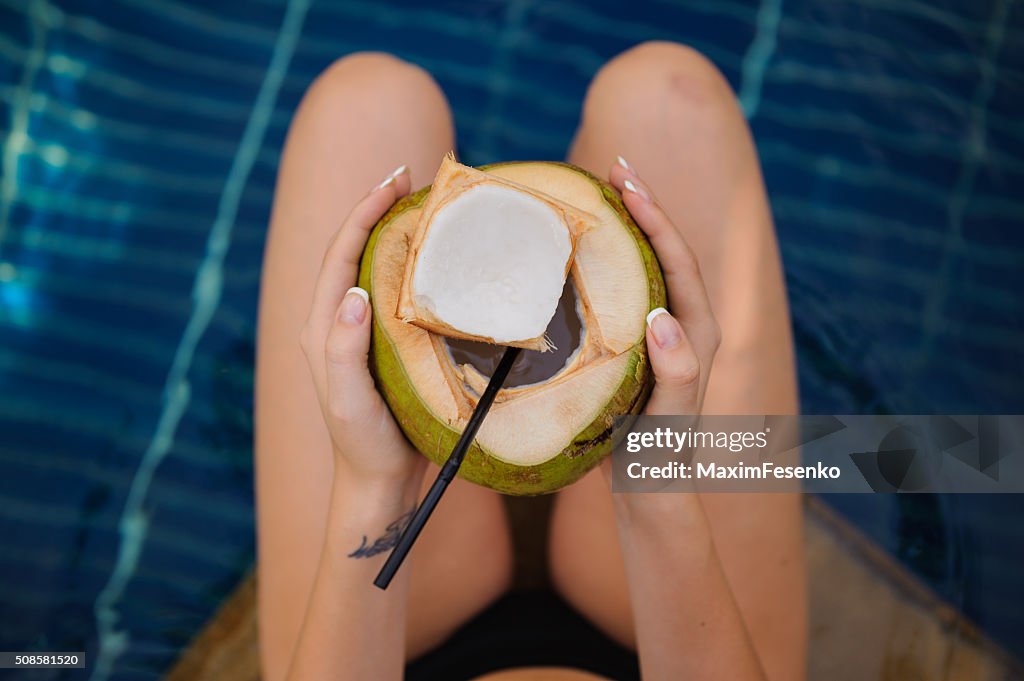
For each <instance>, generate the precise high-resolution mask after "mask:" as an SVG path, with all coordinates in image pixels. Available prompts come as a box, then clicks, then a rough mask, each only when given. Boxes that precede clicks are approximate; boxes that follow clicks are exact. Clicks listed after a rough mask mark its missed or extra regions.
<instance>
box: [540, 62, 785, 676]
mask: <svg viewBox="0 0 1024 681" xmlns="http://www.w3.org/2000/svg"><path fill="white" fill-rule="evenodd" d="M616 155H622V156H623V157H624V158H625V159H626V160H627V161H628V162H629V164H630V165H631V166H633V167H634V168H635V169H636V172H637V173H639V175H640V177H642V178H643V179H644V180H645V181H646V182H647V183H648V184H649V185H650V186H651V188H652V189H653V191H654V193H655V196H657V198H658V199H659V200H660V202H661V203H662V204H663V205H664V207H665V209H666V210H667V212H668V213H669V215H670V216H672V218H673V220H674V221H675V224H676V226H677V227H678V228H679V229H680V230H681V231H682V232H683V234H684V236H685V237H686V239H687V240H688V241H689V243H690V244H691V246H692V247H693V249H694V251H695V252H696V254H697V256H698V260H699V261H700V266H701V271H702V273H703V275H704V279H705V281H706V283H707V287H708V292H709V295H710V297H711V301H712V305H713V307H714V310H715V314H716V316H717V318H718V322H719V324H720V326H721V328H722V344H721V347H720V349H719V350H718V354H717V355H716V357H715V364H714V368H713V370H712V373H711V378H710V381H709V385H708V389H707V395H706V399H705V402H704V412H705V413H707V414H793V413H796V411H797V394H796V376H795V370H794V359H793V347H792V338H791V334H790V326H789V313H788V308H787V304H786V297H785V288H784V283H783V278H782V272H781V266H780V262H779V255H778V248H777V244H776V240H775V233H774V230H773V227H772V220H771V214H770V211H769V208H768V203H767V199H766V197H765V192H764V187H763V183H762V179H761V171H760V167H759V165H758V161H757V156H756V153H755V150H754V147H753V144H752V141H751V137H750V132H749V130H748V128H747V125H746V122H745V120H744V118H743V115H742V112H741V111H740V109H739V107H738V106H737V103H736V98H735V95H734V94H733V92H732V90H731V89H730V88H729V85H728V83H727V82H726V81H725V79H724V78H723V77H722V76H721V74H720V73H719V72H718V71H717V70H716V69H715V68H714V66H712V65H711V64H710V62H708V61H707V60H706V59H705V58H704V57H702V56H701V55H699V54H698V53H696V52H694V51H693V50H691V49H689V48H686V47H683V46H681V45H676V44H672V43H647V44H643V45H640V46H638V47H636V48H633V49H631V50H629V51H627V52H625V53H624V54H622V55H620V56H619V57H617V58H615V59H614V60H612V61H611V62H610V63H609V64H607V65H606V66H605V67H604V68H603V69H602V70H601V72H600V73H598V75H597V76H596V77H595V79H594V81H593V83H592V84H591V86H590V89H589V91H588V93H587V98H586V102H585V103H584V107H583V119H582V122H581V124H580V127H579V130H578V131H577V134H576V139H575V141H574V143H573V147H572V150H571V152H570V156H569V160H570V161H571V162H572V163H575V164H577V165H580V166H582V167H584V168H587V169H588V170H590V171H591V172H593V173H595V174H597V175H599V176H601V177H606V176H607V173H608V169H609V168H610V166H611V164H612V163H614V162H615V157H616ZM703 501H704V505H705V508H706V510H707V514H708V517H709V522H710V523H711V525H712V530H713V532H714V536H715V543H716V546H717V548H718V552H719V554H720V556H721V558H722V561H723V563H724V567H725V571H726V574H727V575H728V577H729V581H730V584H731V586H732V588H733V591H734V593H735V596H736V598H737V601H738V603H739V605H740V608H741V609H742V610H743V614H744V618H745V620H746V622H747V625H748V627H749V628H750V631H751V635H752V636H753V639H754V643H755V645H756V646H757V649H758V652H759V654H760V655H761V658H762V660H763V662H764V664H765V666H766V669H767V671H768V673H769V675H770V677H771V678H797V673H796V672H795V671H791V670H789V669H787V668H785V667H784V666H780V665H785V664H786V662H782V660H791V659H792V653H793V652H794V646H803V645H804V638H805V618H804V603H805V595H804V588H805V587H804V580H805V578H804V570H803V545H802V535H801V505H800V497H799V496H798V495H758V494H706V495H704V496H703ZM551 560H552V574H553V578H554V580H555V583H556V585H557V587H558V588H559V589H560V591H561V592H562V593H563V595H564V596H565V597H566V598H567V599H568V600H569V601H570V602H571V603H572V604H573V605H574V606H575V607H577V608H578V609H579V610H580V611H581V612H583V613H584V614H585V615H587V616H589V617H590V618H591V619H592V620H593V621H594V622H595V623H596V624H598V625H599V626H601V627H602V628H603V629H604V630H605V631H607V632H608V633H609V634H610V635H612V636H613V637H614V638H616V639H618V640H620V641H622V642H624V643H626V644H632V643H633V638H634V635H633V625H632V620H631V614H630V609H629V598H628V594H627V592H626V583H625V577H624V573H623V567H622V557H621V552H620V549H619V544H618V538H617V534H616V529H615V518H614V516H613V511H612V507H611V498H610V495H609V492H608V489H607V485H606V483H605V481H604V480H603V479H601V476H600V474H599V473H598V472H596V471H595V472H594V473H592V474H590V475H589V476H587V477H586V478H584V479H583V480H582V481H581V482H580V483H578V484H576V485H574V486H572V487H570V488H568V489H566V490H563V491H562V492H561V493H560V494H559V495H558V499H557V501H556V503H555V510H554V514H553V517H552V531H551ZM780 653H782V654H781V655H780Z"/></svg>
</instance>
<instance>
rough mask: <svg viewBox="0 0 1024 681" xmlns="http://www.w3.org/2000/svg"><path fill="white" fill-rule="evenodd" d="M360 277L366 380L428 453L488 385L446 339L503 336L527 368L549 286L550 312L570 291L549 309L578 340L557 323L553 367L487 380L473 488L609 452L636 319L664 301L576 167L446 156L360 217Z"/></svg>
mask: <svg viewBox="0 0 1024 681" xmlns="http://www.w3.org/2000/svg"><path fill="white" fill-rule="evenodd" d="M359 285H360V286H362V287H363V288H364V289H366V290H367V291H369V292H370V300H371V302H372V305H373V335H372V341H371V348H370V368H371V371H372V373H373V375H374V378H375V380H376V382H377V385H378V388H379V390H380V391H381V394H382V395H383V396H384V399H385V401H386V402H387V404H388V406H389V407H390V409H391V411H392V413H393V414H394V416H395V419H396V421H397V422H398V424H399V426H400V427H401V429H402V431H403V432H404V433H405V435H406V436H407V437H408V438H409V440H410V442H412V444H413V445H414V446H415V447H416V448H417V449H418V450H419V451H420V452H422V453H423V454H424V455H425V456H426V457H427V458H429V459H430V460H432V461H434V462H435V463H438V464H440V463H443V462H444V461H445V459H447V457H448V455H449V454H450V453H451V450H452V448H453V447H454V446H455V443H456V441H457V440H458V438H459V435H460V433H461V432H462V430H463V428H464V427H465V425H466V423H467V421H468V420H469V417H470V415H471V414H472V412H473V408H474V406H475V405H476V402H477V400H478V398H479V395H480V394H481V393H482V392H483V389H484V387H485V386H486V385H487V380H488V379H487V377H486V376H485V375H484V374H483V373H481V371H480V367H481V363H480V362H477V363H476V365H474V364H473V363H469V362H464V361H457V360H456V356H459V357H462V358H465V357H467V356H474V353H473V352H472V351H471V352H470V353H469V355H467V354H466V352H464V351H463V350H465V345H462V346H460V345H459V344H460V343H462V344H464V343H465V342H467V341H473V342H474V343H471V344H470V345H476V344H478V343H481V342H482V343H489V344H491V345H489V346H477V347H476V348H475V350H476V351H477V354H476V355H475V356H479V355H480V354H484V355H486V354H487V352H486V350H487V349H489V350H490V356H491V357H492V358H493V357H497V356H499V355H500V353H501V351H502V348H501V347H500V346H502V345H512V346H517V347H523V348H527V350H526V351H525V352H523V353H522V355H523V357H522V358H521V361H524V362H526V363H530V362H531V361H534V360H535V359H536V358H539V357H550V356H553V355H554V354H555V353H550V352H549V351H553V350H554V349H555V348H554V345H555V344H554V343H552V341H551V339H550V338H549V337H548V335H547V334H546V333H545V332H546V330H547V327H548V325H549V323H550V321H551V319H552V317H553V316H557V315H556V313H557V312H558V311H559V310H558V305H559V299H560V297H561V301H562V304H563V308H564V306H565V302H566V301H568V300H572V299H573V298H575V304H574V305H572V306H571V307H569V308H568V309H562V310H561V314H562V316H563V317H564V316H566V315H568V316H569V317H574V318H575V319H571V320H570V321H571V322H574V323H573V324H569V326H568V327H567V328H577V327H578V329H579V331H578V335H577V337H576V338H571V337H570V338H566V337H565V336H566V333H565V332H564V331H563V333H562V334H561V335H562V338H560V340H559V343H558V344H559V345H560V346H562V347H559V348H558V350H559V355H560V359H561V361H562V363H561V364H560V365H559V366H557V367H556V371H554V373H553V374H552V375H548V376H545V377H544V378H542V379H540V380H536V381H534V382H531V383H527V384H525V385H509V384H506V387H505V388H503V389H502V390H501V391H499V393H498V395H497V397H496V399H495V403H494V405H493V406H492V407H491V410H490V412H489V414H488V416H487V418H486V419H485V420H484V422H483V425H482V426H481V428H480V431H479V432H478V433H477V436H476V439H475V440H474V443H473V445H472V446H471V447H470V449H469V451H468V452H467V454H466V458H465V460H464V462H463V464H462V468H461V469H460V471H459V475H460V476H462V477H463V478H466V479H467V480H470V481H472V482H475V483H477V484H481V485H485V486H487V487H490V488H493V489H495V490H498V491H500V492H504V493H508V494H518V495H528V494H543V493H547V492H553V491H555V490H557V489H560V488H562V487H564V486H566V485H568V484H571V483H573V482H575V481H576V480H577V479H579V478H580V477H581V476H583V475H584V474H585V473H586V472H587V471H589V470H590V469H592V468H593V467H594V466H596V465H597V464H598V463H599V462H600V461H601V459H603V458H604V457H605V456H606V455H607V454H609V453H610V452H611V449H612V443H613V433H614V428H615V425H616V418H617V417H620V416H625V415H628V414H636V413H639V411H640V410H641V409H642V408H643V405H644V403H645V401H646V399H647V396H648V395H649V393H650V388H651V381H652V376H651V372H650V365H649V362H648V359H647V348H646V344H645V340H644V339H645V327H644V325H645V317H646V315H647V312H648V311H649V310H651V309H653V308H655V307H660V306H663V305H664V304H665V285H664V281H663V279H662V276H661V270H660V268H659V266H658V263H657V259H656V258H655V256H654V252H653V251H652V250H651V247H650V245H649V244H648V242H647V240H646V238H645V237H644V235H643V233H642V232H641V231H640V230H639V229H638V228H637V226H636V224H635V223H634V222H633V220H632V218H631V217H630V216H629V213H628V212H627V211H626V209H625V206H623V204H622V201H621V199H620V198H619V196H618V195H617V194H616V192H615V191H614V190H613V189H612V188H611V187H610V186H608V185H607V184H606V183H604V182H602V181H601V180H599V179H598V178H596V177H594V176H593V175H591V174H590V173H588V172H586V171H584V170H582V169H581V168H577V167H575V166H571V165H568V164H564V163H552V162H517V163H501V164H495V165H492V166H487V167H483V168H480V169H473V168H469V167H466V166H463V165H460V164H458V163H457V162H455V161H454V159H453V158H452V157H451V156H449V157H448V158H446V159H445V160H444V161H443V162H442V165H441V169H440V170H439V172H438V175H437V177H436V178H435V182H434V184H433V185H432V187H425V188H423V189H421V190H419V191H417V192H415V193H413V194H411V195H409V196H407V197H405V198H403V199H401V200H399V201H398V202H397V203H396V204H395V205H394V206H393V207H392V208H391V210H390V211H388V213H387V214H386V215H384V217H383V218H381V220H380V221H379V222H378V223H377V225H376V226H375V227H374V229H373V231H372V232H371V234H370V237H369V240H368V241H367V245H366V250H365V252H364V254H363V258H362V263H361V266H360V272H359ZM457 339H461V340H457ZM566 341H568V342H566ZM565 345H575V347H565ZM481 348H482V349H483V350H481ZM542 352H545V353H548V354H545V355H541V353H542ZM485 370H486V368H485ZM534 373H536V372H534Z"/></svg>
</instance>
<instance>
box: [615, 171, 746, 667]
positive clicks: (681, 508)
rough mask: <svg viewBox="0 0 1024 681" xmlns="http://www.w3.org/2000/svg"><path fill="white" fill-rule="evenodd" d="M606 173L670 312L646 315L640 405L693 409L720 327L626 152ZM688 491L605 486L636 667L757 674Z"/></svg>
mask: <svg viewBox="0 0 1024 681" xmlns="http://www.w3.org/2000/svg"><path fill="white" fill-rule="evenodd" d="M610 175H611V182H612V185H614V186H615V187H616V188H618V189H619V191H621V192H622V199H623V201H624V202H625V204H626V208H628V209H629V212H630V213H631V214H632V215H633V218H634V219H635V220H636V222H637V224H638V225H639V226H640V229H641V230H643V232H644V234H646V235H647V238H648V239H650V241H651V245H652V246H653V247H654V252H655V253H656V254H657V256H658V260H659V262H660V263H661V269H662V272H664V275H665V284H666V286H667V288H668V304H669V309H671V310H672V312H673V313H674V314H670V313H669V312H668V311H667V310H664V309H660V308H659V309H656V310H652V311H651V313H650V314H649V315H648V317H647V350H648V353H649V355H650V359H651V367H652V368H653V369H654V381H655V382H654V391H653V392H652V393H651V399H650V401H649V402H648V403H647V409H646V411H645V412H644V413H645V415H649V416H668V415H686V416H696V415H698V414H700V412H701V408H702V406H703V402H704V391H705V389H706V388H707V383H708V376H709V374H710V372H711V363H712V360H713V359H714V357H715V352H716V351H717V350H718V344H719V341H720V336H721V332H720V330H719V327H718V323H717V322H716V321H715V316H714V314H713V313H712V311H711V303H710V301H709V300H708V294H707V290H706V289H705V288H704V281H703V280H702V279H701V275H700V268H699V267H698V265H697V259H696V257H695V256H694V254H693V251H692V250H691V249H690V247H689V246H688V245H687V244H686V240H685V239H683V236H682V234H681V233H680V232H679V230H678V229H676V226H675V225H673V224H672V222H671V220H669V218H668V216H667V215H666V214H665V212H664V211H663V210H662V209H661V206H659V205H658V202H657V201H656V200H655V199H654V197H653V195H652V194H651V190H650V188H649V187H648V186H647V185H646V184H645V183H644V182H643V181H642V180H641V179H640V178H639V177H638V176H637V174H636V172H635V171H634V170H633V169H632V168H630V167H629V165H628V164H626V162H625V161H623V160H622V159H621V158H620V159H619V164H618V165H616V166H614V167H613V168H612V171H611V173H610ZM606 472H610V471H608V470H607V469H606ZM692 492H693V491H692V490H691V493H679V492H664V493H660V494H659V493H649V494H614V495H612V498H613V499H614V507H615V511H616V519H617V521H618V527H619V541H620V543H621V546H622V552H623V558H624V562H625V568H626V580H627V583H628V585H629V592H630V599H631V603H632V608H633V617H634V621H635V624H636V634H637V651H638V653H639V655H640V667H641V671H642V673H643V677H644V678H645V679H683V678H694V679H698V678H699V679H719V678H721V679H735V680H738V679H750V680H751V681H753V680H755V679H757V680H761V681H763V679H764V678H765V677H764V672H763V670H762V669H761V664H760V661H759V659H758V657H757V653H756V651H755V650H754V647H753V644H752V642H751V639H750V635H749V633H748V632H747V629H746V624H745V623H744V621H743V617H742V614H741V613H740V611H739V607H738V606H737V604H736V600H735V598H734V597H733V594H732V590H731V587H730V585H729V583H728V580H727V579H726V577H725V571H724V569H723V567H722V564H721V560H720V559H719V557H718V553H717V551H716V549H715V545H714V541H713V538H712V535H711V527H710V525H709V524H708V522H707V517H706V515H705V513H704V507H703V504H702V503H701V500H700V495H699V494H696V493H692Z"/></svg>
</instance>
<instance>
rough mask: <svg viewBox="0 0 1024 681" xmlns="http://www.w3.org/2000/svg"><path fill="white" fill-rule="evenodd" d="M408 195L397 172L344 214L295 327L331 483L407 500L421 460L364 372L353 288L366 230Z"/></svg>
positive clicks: (402, 172)
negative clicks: (328, 449) (329, 455)
mask: <svg viewBox="0 0 1024 681" xmlns="http://www.w3.org/2000/svg"><path fill="white" fill-rule="evenodd" d="M408 192H409V174H408V172H406V168H405V166H401V167H400V168H398V169H396V170H395V171H394V172H393V173H391V174H390V175H388V177H386V178H385V179H384V180H383V181H382V182H381V183H380V184H379V185H377V186H376V187H374V188H373V189H372V190H370V192H369V193H368V194H367V195H366V196H365V197H363V198H362V200H360V201H359V203H357V204H356V206H355V207H354V208H353V209H352V212H351V213H349V216H348V218H346V220H345V222H344V224H342V226H341V229H339V230H338V232H337V234H335V235H334V238H333V239H332V240H331V243H330V244H329V245H328V247H327V253H326V254H325V255H324V260H323V264H322V265H321V268H320V276H319V277H318V279H317V282H316V288H315V290H314V293H313V305H312V308H311V309H310V312H309V317H308V318H307V320H306V324H305V326H304V327H303V329H302V349H303V351H304V352H305V354H306V359H307V360H308V362H309V368H310V371H311V372H312V374H313V383H314V384H315V386H316V393H317V397H318V398H319V401H320V409H321V411H322V412H323V417H324V421H325V422H326V424H327V430H328V431H329V432H330V435H331V442H332V445H333V448H334V462H335V464H334V465H335V480H336V481H338V480H342V479H343V480H345V482H346V483H347V484H349V485H354V486H357V487H358V488H359V489H362V490H365V491H367V492H371V493H381V494H397V495H399V496H401V497H403V498H406V499H408V498H412V497H414V496H415V494H416V490H418V488H419V483H420V480H421V478H422V476H423V470H424V467H425V464H426V459H424V458H423V457H422V456H420V455H419V454H417V453H416V452H415V451H414V450H413V448H412V447H411V446H410V445H409V443H408V442H407V441H406V439H405V436H404V435H403V434H402V432H401V431H400V430H399V429H398V425H397V424H396V423H395V420H394V418H392V416H391V412H390V411H389V410H388V408H387V405H386V404H385V403H384V400H383V399H382V398H381V396H380V393H378V392H377V389H376V387H375V386H374V384H373V379H372V378H371V376H370V372H369V369H368V367H367V357H368V353H369V349H370V327H371V319H370V318H371V314H372V308H371V306H370V305H369V296H368V294H367V293H366V291H364V290H363V289H361V288H357V287H356V286H355V284H356V278H357V275H358V272H359V260H360V258H361V256H362V253H363V248H364V246H365V245H366V239H367V237H368V236H369V234H370V230H371V229H372V228H373V226H374V225H375V224H376V223H377V221H378V220H379V219H380V218H381V216H383V215H384V213H385V212H386V211H387V210H388V208H390V207H391V205H392V204H393V203H394V202H395V201H396V200H397V199H398V198H399V197H401V196H403V195H405V194H407V193H408Z"/></svg>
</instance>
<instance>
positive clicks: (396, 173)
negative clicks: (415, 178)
mask: <svg viewBox="0 0 1024 681" xmlns="http://www.w3.org/2000/svg"><path fill="white" fill-rule="evenodd" d="M408 170H409V166H407V165H405V164H404V163H403V164H402V165H400V166H398V167H397V168H395V169H394V170H392V171H391V174H390V175H388V177H398V176H399V175H401V174H402V173H404V172H406V171H408Z"/></svg>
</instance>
